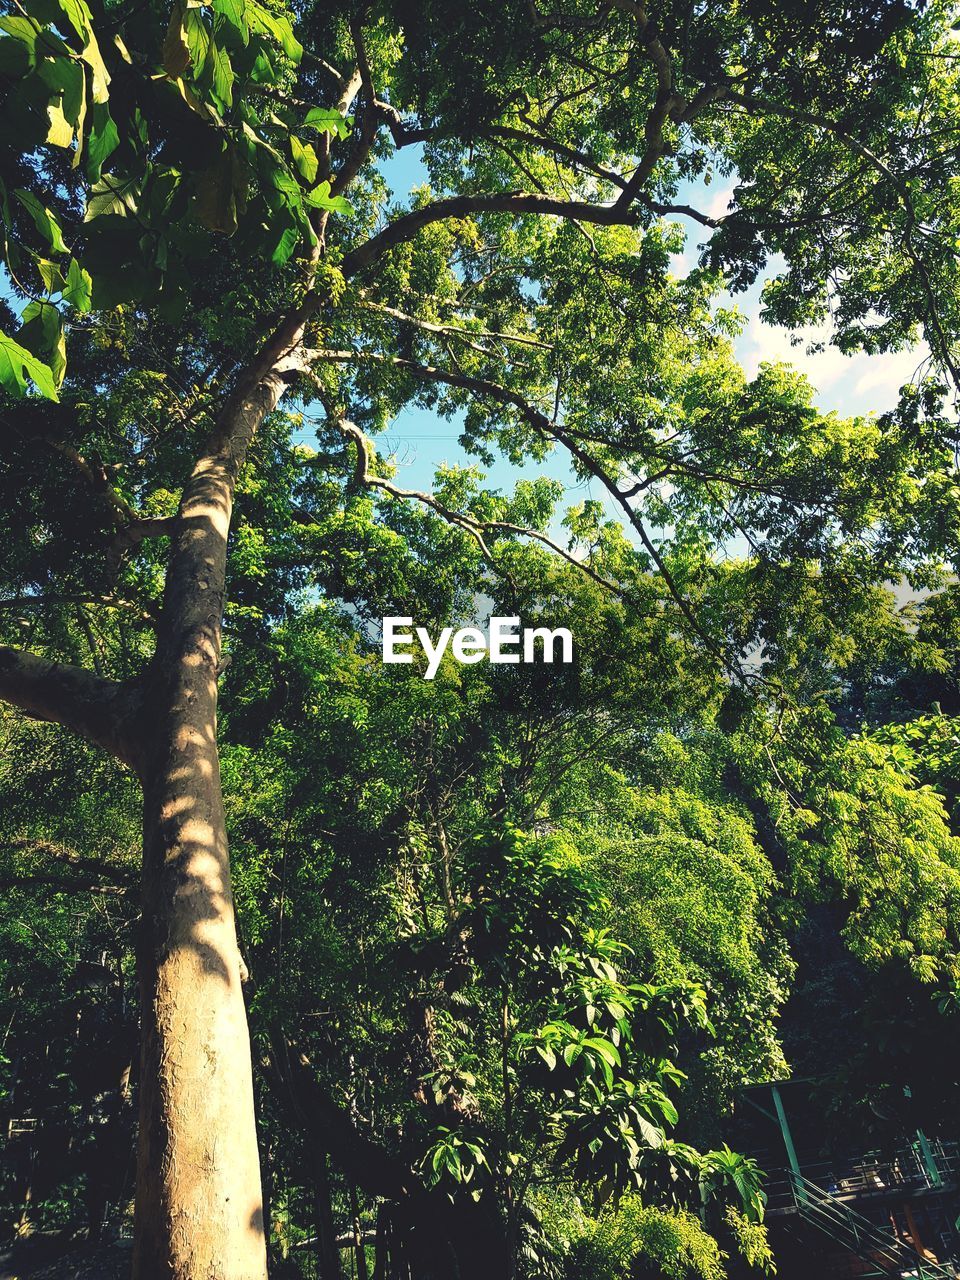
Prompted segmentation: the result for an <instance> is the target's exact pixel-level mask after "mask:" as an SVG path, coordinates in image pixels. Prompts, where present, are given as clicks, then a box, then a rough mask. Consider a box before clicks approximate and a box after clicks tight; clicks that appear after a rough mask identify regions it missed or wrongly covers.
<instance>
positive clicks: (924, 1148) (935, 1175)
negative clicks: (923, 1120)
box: [917, 1129, 943, 1187]
mask: <svg viewBox="0 0 960 1280" xmlns="http://www.w3.org/2000/svg"><path fill="white" fill-rule="evenodd" d="M917 1141H918V1142H919V1144H920V1154H921V1155H922V1156H923V1164H924V1168H925V1169H926V1171H927V1177H928V1178H929V1179H930V1185H931V1187H942V1186H943V1179H942V1178H941V1177H940V1170H939V1169H938V1168H937V1162H936V1160H935V1159H934V1156H933V1148H932V1147H931V1146H930V1140H929V1138H928V1137H927V1135H926V1134H925V1133H924V1132H923V1130H922V1129H918V1130H917Z"/></svg>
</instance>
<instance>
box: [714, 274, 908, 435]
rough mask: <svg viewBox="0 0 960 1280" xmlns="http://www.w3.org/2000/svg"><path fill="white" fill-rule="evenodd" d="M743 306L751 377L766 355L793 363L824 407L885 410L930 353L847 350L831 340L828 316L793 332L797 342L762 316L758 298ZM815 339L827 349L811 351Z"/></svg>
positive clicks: (742, 350) (743, 349) (744, 355)
mask: <svg viewBox="0 0 960 1280" xmlns="http://www.w3.org/2000/svg"><path fill="white" fill-rule="evenodd" d="M741 310H742V311H743V312H744V314H745V316H747V317H748V322H747V327H746V329H745V330H744V332H743V334H742V335H741V337H740V338H739V339H738V342H737V353H738V355H739V356H740V359H741V361H742V363H743V367H744V369H745V371H746V373H747V375H748V377H753V376H754V375H755V374H756V372H757V370H758V369H759V367H760V365H761V364H762V363H763V362H765V361H769V362H777V361H782V362H783V363H785V364H791V365H793V367H794V368H795V369H799V370H800V371H801V372H802V373H804V374H806V376H807V377H808V378H809V379H810V382H811V383H812V384H813V386H814V389H815V391H816V400H817V403H818V404H819V405H820V407H821V408H822V409H827V410H829V409H835V410H836V411H837V412H838V413H842V414H853V413H870V412H874V413H884V412H886V411H887V410H888V409H892V408H893V407H894V405H895V404H896V402H897V399H898V395H899V391H900V388H901V387H902V386H903V384H904V383H905V382H910V381H911V380H912V379H913V378H914V376H915V375H916V372H917V369H918V368H919V367H920V366H921V365H922V363H923V361H924V359H925V358H926V350H925V348H923V347H914V348H911V349H909V350H907V351H895V352H891V353H889V354H885V355H875V356H871V355H866V354H864V353H862V352H858V353H857V354H855V355H852V356H847V355H844V354H843V352H842V351H840V350H838V348H837V347H834V346H831V345H830V337H831V335H832V327H831V325H830V323H829V321H826V322H824V323H823V324H819V325H813V326H809V327H808V328H805V329H802V330H800V331H799V332H798V333H797V334H796V335H795V336H797V337H799V338H800V343H799V344H798V345H797V346H794V345H793V344H792V343H791V341H790V337H791V333H790V331H789V330H787V329H782V328H780V327H778V326H775V325H769V324H765V323H764V322H763V321H762V320H761V319H760V315H759V303H757V302H755V301H752V300H751V301H748V303H747V304H746V305H743V304H741ZM815 344H823V349H822V350H818V351H813V352H810V351H809V350H808V348H809V347H810V346H811V345H815Z"/></svg>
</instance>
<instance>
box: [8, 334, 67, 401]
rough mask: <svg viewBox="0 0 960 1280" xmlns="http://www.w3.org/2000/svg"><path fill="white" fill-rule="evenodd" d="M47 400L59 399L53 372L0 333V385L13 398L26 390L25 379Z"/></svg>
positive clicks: (30, 353) (17, 343)
mask: <svg viewBox="0 0 960 1280" xmlns="http://www.w3.org/2000/svg"><path fill="white" fill-rule="evenodd" d="M28 378H29V379H30V381H31V382H32V383H33V384H34V386H35V387H36V388H37V390H38V391H39V392H40V394H41V395H42V396H45V397H46V398H47V399H48V400H57V399H59V397H58V395H57V388H56V383H55V381H54V376H53V371H52V370H51V369H50V367H49V366H48V365H45V364H44V363H43V362H42V361H41V360H38V359H37V357H36V356H35V355H33V353H32V352H30V351H27V350H26V348H25V347H21V346H20V344H19V342H14V340H13V338H8V337H7V335H6V334H5V333H0V385H2V386H3V387H5V388H6V390H7V391H9V392H11V394H13V395H15V396H22V395H23V394H24V393H25V392H26V389H27V379H28Z"/></svg>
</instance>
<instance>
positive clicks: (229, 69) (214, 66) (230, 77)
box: [204, 40, 236, 110]
mask: <svg viewBox="0 0 960 1280" xmlns="http://www.w3.org/2000/svg"><path fill="white" fill-rule="evenodd" d="M204 75H205V76H206V75H209V77H210V89H211V92H212V94H213V96H214V98H215V99H216V101H217V103H218V104H219V106H220V107H221V108H222V109H224V110H226V109H227V108H228V107H232V106H233V84H234V80H235V79H236V77H235V76H234V74H233V64H232V63H231V61H230V55H229V54H228V53H227V51H226V50H225V49H222V48H221V47H220V46H219V45H218V44H217V42H216V41H215V40H211V41H210V49H209V52H208V53H207V61H206V64H205V66H204Z"/></svg>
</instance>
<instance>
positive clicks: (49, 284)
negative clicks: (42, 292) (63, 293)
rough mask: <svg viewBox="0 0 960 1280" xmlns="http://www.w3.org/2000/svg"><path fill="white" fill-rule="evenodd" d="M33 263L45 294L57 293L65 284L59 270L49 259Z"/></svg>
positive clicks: (41, 259)
mask: <svg viewBox="0 0 960 1280" xmlns="http://www.w3.org/2000/svg"><path fill="white" fill-rule="evenodd" d="M35 261H36V264H37V270H38V271H39V272H40V278H41V280H42V281H43V283H44V286H45V288H46V290H47V293H59V292H60V290H61V289H62V288H63V287H64V284H65V283H66V282H65V280H64V278H63V275H62V273H61V271H60V268H59V267H58V266H57V264H56V263H55V262H51V261H50V259H49V258H37V259H36V260H35Z"/></svg>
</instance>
